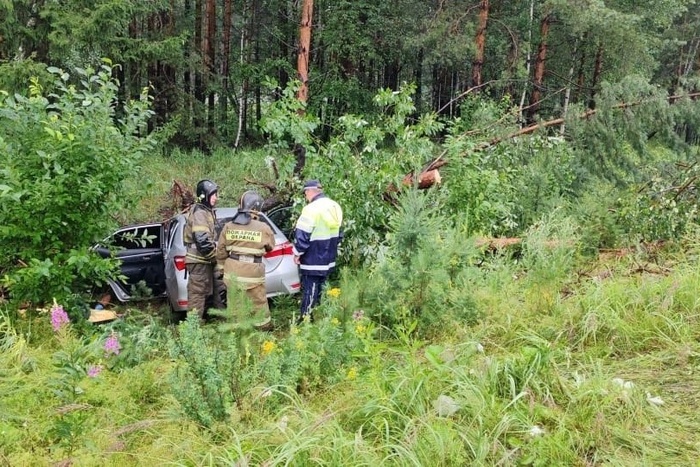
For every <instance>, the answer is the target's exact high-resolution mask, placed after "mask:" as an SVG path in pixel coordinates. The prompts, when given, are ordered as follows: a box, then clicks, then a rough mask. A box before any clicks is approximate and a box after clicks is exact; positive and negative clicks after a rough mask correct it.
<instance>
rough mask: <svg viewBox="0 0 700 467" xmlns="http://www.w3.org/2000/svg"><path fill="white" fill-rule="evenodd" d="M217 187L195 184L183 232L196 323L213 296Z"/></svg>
mask: <svg viewBox="0 0 700 467" xmlns="http://www.w3.org/2000/svg"><path fill="white" fill-rule="evenodd" d="M218 191H219V187H218V185H217V184H216V183H214V182H212V181H211V180H201V181H200V182H199V183H197V189H196V195H197V199H196V201H195V204H194V205H193V206H192V207H191V208H190V213H189V215H188V217H187V223H186V224H185V230H184V232H183V237H184V242H185V248H186V249H187V253H186V256H185V265H186V268H187V276H188V280H187V299H188V308H189V311H190V312H195V313H197V314H198V315H199V318H200V319H202V320H203V319H204V318H205V316H206V309H205V306H206V301H207V297H209V296H211V295H213V293H214V281H215V278H214V269H215V266H216V238H215V236H216V234H215V230H214V228H215V225H216V214H215V213H214V206H216V201H217V200H218V198H219V194H218Z"/></svg>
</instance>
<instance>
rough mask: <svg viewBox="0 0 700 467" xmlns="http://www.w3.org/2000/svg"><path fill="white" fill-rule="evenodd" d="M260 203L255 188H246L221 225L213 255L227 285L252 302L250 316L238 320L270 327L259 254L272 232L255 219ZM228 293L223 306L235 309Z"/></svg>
mask: <svg viewBox="0 0 700 467" xmlns="http://www.w3.org/2000/svg"><path fill="white" fill-rule="evenodd" d="M262 205H263V199H262V197H261V196H260V195H259V194H258V193H256V192H255V191H246V192H245V193H243V196H241V200H240V202H239V203H238V212H237V213H236V215H235V216H234V218H233V219H232V220H231V221H230V222H227V223H226V225H224V228H223V230H222V231H221V234H220V235H219V242H218V246H217V249H216V259H217V261H218V262H219V265H223V268H224V281H225V282H226V286H227V288H228V289H231V288H232V287H237V288H238V289H240V290H244V291H245V293H246V295H247V296H248V298H249V299H250V301H251V302H252V305H253V316H251V317H250V318H249V319H246V318H247V317H244V316H239V321H252V322H251V324H252V325H253V326H254V327H255V328H257V329H260V330H263V331H267V330H270V329H271V327H272V322H271V320H270V309H269V307H268V304H267V293H266V292H265V265H264V264H263V262H262V259H263V255H264V254H265V253H267V252H268V251H270V250H272V249H273V248H274V247H275V235H274V233H273V232H272V229H271V228H270V226H269V225H267V224H266V223H264V222H262V221H260V220H258V216H257V213H258V211H260V209H261V208H262ZM231 297H232V294H229V300H228V304H227V307H228V309H229V310H234V313H235V310H236V305H237V304H236V303H231Z"/></svg>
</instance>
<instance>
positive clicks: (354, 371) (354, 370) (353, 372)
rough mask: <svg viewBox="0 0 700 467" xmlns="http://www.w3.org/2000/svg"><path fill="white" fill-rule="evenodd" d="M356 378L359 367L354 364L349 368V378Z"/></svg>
mask: <svg viewBox="0 0 700 467" xmlns="http://www.w3.org/2000/svg"><path fill="white" fill-rule="evenodd" d="M355 378H357V368H355V367H354V366H353V367H351V368H350V369H349V370H348V374H347V379H355Z"/></svg>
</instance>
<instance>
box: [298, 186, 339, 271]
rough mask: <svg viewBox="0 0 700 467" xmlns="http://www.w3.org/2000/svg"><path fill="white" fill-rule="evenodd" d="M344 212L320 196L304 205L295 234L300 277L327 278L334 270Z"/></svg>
mask: <svg viewBox="0 0 700 467" xmlns="http://www.w3.org/2000/svg"><path fill="white" fill-rule="evenodd" d="M342 222H343V210H342V209H341V208H340V205H339V204H338V203H336V202H335V201H333V200H332V199H330V198H328V197H327V196H326V195H325V194H323V193H319V194H318V195H316V197H314V199H312V200H311V202H310V203H309V204H307V205H306V206H304V209H303V210H302V211H301V216H299V220H297V223H296V228H295V232H294V236H295V241H294V254H295V255H298V256H299V260H300V265H299V270H300V272H301V274H306V275H309V276H324V277H325V276H327V275H328V274H330V273H331V271H333V268H335V260H336V257H337V256H338V244H339V243H340V239H341V232H340V225H341V224H342Z"/></svg>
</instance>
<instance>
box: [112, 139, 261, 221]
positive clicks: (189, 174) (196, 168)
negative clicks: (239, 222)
mask: <svg viewBox="0 0 700 467" xmlns="http://www.w3.org/2000/svg"><path fill="white" fill-rule="evenodd" d="M266 156H267V154H265V152H264V151H263V150H258V151H254V152H244V153H239V152H232V151H230V150H217V151H214V152H213V153H212V154H202V153H197V152H195V153H183V152H180V151H179V150H174V151H173V152H172V153H171V154H170V155H167V156H158V155H154V156H151V157H148V159H146V160H145V161H143V163H142V165H141V166H140V168H139V170H138V175H137V176H135V177H133V178H132V179H130V181H129V182H128V183H127V187H126V188H127V191H128V192H130V193H131V196H130V199H131V201H132V202H133V203H135V207H130V208H129V209H128V210H125V211H124V212H121V213H119V214H118V219H119V221H120V222H121V223H122V224H132V223H138V222H148V221H153V220H160V219H162V218H163V217H164V215H167V213H168V212H170V210H171V209H172V207H173V206H172V198H171V195H170V193H171V188H172V186H173V181H175V180H177V181H179V182H181V183H183V184H184V185H185V186H186V187H187V188H189V189H190V190H192V192H194V189H195V187H196V185H197V182H199V180H202V179H210V180H212V181H214V182H215V183H217V184H218V185H219V187H220V191H219V205H220V206H237V205H238V199H239V198H240V196H241V194H242V193H243V192H244V191H246V190H247V189H257V190H259V191H260V193H261V194H262V195H263V196H268V195H269V192H268V191H267V189H265V188H263V187H261V186H259V185H256V183H272V182H273V181H274V180H273V174H272V171H271V170H270V169H269V168H268V167H267V165H266V162H265V158H266Z"/></svg>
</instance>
